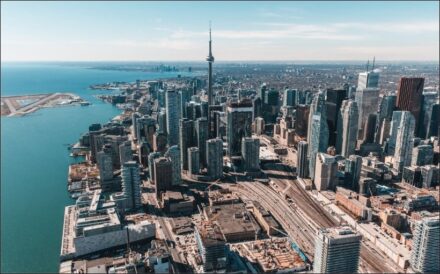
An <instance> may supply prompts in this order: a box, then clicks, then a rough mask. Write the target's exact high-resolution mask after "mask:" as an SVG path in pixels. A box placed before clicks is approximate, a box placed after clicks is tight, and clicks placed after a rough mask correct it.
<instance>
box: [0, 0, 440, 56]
mask: <svg viewBox="0 0 440 274" xmlns="http://www.w3.org/2000/svg"><path fill="white" fill-rule="evenodd" d="M438 10H439V2H437V1H432V2H393V1H390V2H360V3H359V2H309V3H307V2H275V3H269V2H1V56H2V62H4V61H108V60H111V61H203V60H204V58H205V56H206V55H207V53H208V52H207V50H208V22H209V20H211V21H212V25H213V54H214V56H215V58H216V61H217V60H219V61H220V60H222V61H230V60H241V61H288V60H295V61H301V60H309V61H319V60H323V61H324V60H325V61H328V60H366V59H368V58H370V59H371V58H372V56H376V59H377V60H382V61H384V60H418V61H437V62H438V59H439V13H438Z"/></svg>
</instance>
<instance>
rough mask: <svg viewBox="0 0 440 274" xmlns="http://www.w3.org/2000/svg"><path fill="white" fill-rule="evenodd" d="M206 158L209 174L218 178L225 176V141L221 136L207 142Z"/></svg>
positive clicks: (213, 177)
mask: <svg viewBox="0 0 440 274" xmlns="http://www.w3.org/2000/svg"><path fill="white" fill-rule="evenodd" d="M206 153H207V156H206V160H207V162H208V176H209V177H211V178H212V179H218V178H221V177H222V176H223V141H222V140H221V139H219V138H216V139H210V140H208V141H207V142H206Z"/></svg>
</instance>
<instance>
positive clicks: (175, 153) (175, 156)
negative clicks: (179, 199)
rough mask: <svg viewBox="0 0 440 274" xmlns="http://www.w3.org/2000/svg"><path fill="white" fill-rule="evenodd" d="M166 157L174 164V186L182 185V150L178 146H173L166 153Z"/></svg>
mask: <svg viewBox="0 0 440 274" xmlns="http://www.w3.org/2000/svg"><path fill="white" fill-rule="evenodd" d="M165 157H169V158H170V160H171V164H172V174H171V175H172V176H171V177H172V178H171V179H172V185H173V186H176V185H180V183H181V182H182V170H181V166H180V149H179V147H178V146H171V147H170V148H169V149H168V151H167V152H166V153H165Z"/></svg>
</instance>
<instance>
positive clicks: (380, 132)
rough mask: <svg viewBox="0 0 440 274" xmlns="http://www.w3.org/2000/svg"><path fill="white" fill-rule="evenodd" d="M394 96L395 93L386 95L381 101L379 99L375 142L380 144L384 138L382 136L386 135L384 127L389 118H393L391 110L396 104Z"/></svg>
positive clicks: (387, 124)
mask: <svg viewBox="0 0 440 274" xmlns="http://www.w3.org/2000/svg"><path fill="white" fill-rule="evenodd" d="M396 98H397V97H396V96H395V95H387V96H384V97H383V98H382V101H380V105H379V112H378V114H377V122H376V133H375V134H376V136H375V140H376V143H380V144H382V143H383V139H385V138H384V137H383V138H382V136H384V135H387V134H386V131H387V128H386V127H387V126H389V125H390V123H391V119H392V118H393V111H394V109H395V106H396ZM385 121H386V122H385ZM388 134H389V132H388Z"/></svg>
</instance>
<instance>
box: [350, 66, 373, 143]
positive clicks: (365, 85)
mask: <svg viewBox="0 0 440 274" xmlns="http://www.w3.org/2000/svg"><path fill="white" fill-rule="evenodd" d="M378 86H379V73H377V72H374V71H366V72H361V73H359V80H358V87H357V90H356V96H355V101H356V103H357V105H358V109H359V120H358V138H362V137H363V136H364V128H365V122H366V121H367V120H368V115H370V114H375V113H376V111H377V106H378V103H379V88H378Z"/></svg>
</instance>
